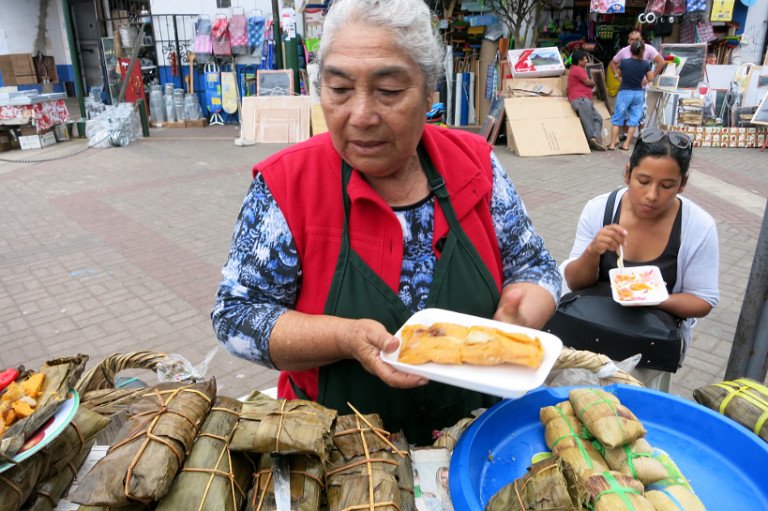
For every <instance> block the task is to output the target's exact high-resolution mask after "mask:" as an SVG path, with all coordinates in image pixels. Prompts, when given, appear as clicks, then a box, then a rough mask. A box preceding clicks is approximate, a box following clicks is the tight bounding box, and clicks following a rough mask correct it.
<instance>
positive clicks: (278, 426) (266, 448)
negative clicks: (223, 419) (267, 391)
mask: <svg viewBox="0 0 768 511" xmlns="http://www.w3.org/2000/svg"><path fill="white" fill-rule="evenodd" d="M335 419H336V410H331V409H329V408H326V407H324V406H321V405H319V404H317V403H313V402H311V401H304V400H301V399H293V400H290V401H289V400H285V399H272V398H271V397H269V396H265V395H264V394H260V393H256V394H254V395H252V396H249V398H248V399H247V400H246V401H245V403H243V409H242V411H241V412H240V419H239V420H238V421H237V426H236V427H235V431H234V433H233V434H232V439H231V440H230V442H229V447H230V449H232V450H234V451H247V452H258V453H272V452H276V453H282V454H311V455H314V456H317V457H318V458H320V461H322V462H325V460H326V459H328V451H329V450H330V448H331V426H332V425H333V421H334V420H335Z"/></svg>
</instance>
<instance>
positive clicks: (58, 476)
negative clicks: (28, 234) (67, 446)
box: [22, 433, 94, 511]
mask: <svg viewBox="0 0 768 511" xmlns="http://www.w3.org/2000/svg"><path fill="white" fill-rule="evenodd" d="M62 434H63V433H62ZM93 444H94V442H92V441H91V442H90V443H88V444H85V445H83V446H82V447H81V449H80V450H79V451H78V452H76V453H75V455H74V456H73V457H70V458H69V459H68V460H67V462H66V463H64V464H63V465H62V467H61V468H60V469H59V470H58V471H56V472H54V473H52V474H49V475H47V477H46V478H45V479H41V480H40V481H39V482H38V483H37V485H36V486H35V491H34V492H33V495H32V496H31V497H30V499H29V500H28V501H27V502H26V503H25V504H24V507H23V508H22V511H53V509H55V508H56V506H57V505H58V503H59V500H61V498H62V497H63V496H64V495H65V494H66V493H67V490H69V487H70V486H72V481H74V480H75V476H77V472H78V471H79V470H80V467H81V466H82V465H83V462H85V459H86V458H87V457H88V455H89V454H90V452H91V448H92V447H93Z"/></svg>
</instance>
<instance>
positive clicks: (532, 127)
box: [504, 98, 590, 157]
mask: <svg viewBox="0 0 768 511" xmlns="http://www.w3.org/2000/svg"><path fill="white" fill-rule="evenodd" d="M504 109H505V112H506V115H507V119H508V122H507V140H508V145H509V147H510V149H513V150H514V151H515V153H517V155H518V156H522V157H529V156H550V155H556V154H589V153H590V149H589V144H588V143H587V137H585V136H584V130H583V129H582V127H581V122H580V121H579V118H578V116H577V115H576V112H574V111H573V108H572V107H571V104H570V103H569V102H568V100H567V99H565V98H507V99H506V100H505V102H504Z"/></svg>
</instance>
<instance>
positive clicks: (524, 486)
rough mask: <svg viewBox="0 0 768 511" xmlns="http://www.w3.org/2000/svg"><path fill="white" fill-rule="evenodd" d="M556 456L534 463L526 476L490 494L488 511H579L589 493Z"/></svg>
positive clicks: (486, 507)
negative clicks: (584, 491) (581, 487)
mask: <svg viewBox="0 0 768 511" xmlns="http://www.w3.org/2000/svg"><path fill="white" fill-rule="evenodd" d="M570 470H571V469H570V467H569V466H568V465H563V464H561V462H560V459H559V458H558V457H557V456H553V457H551V458H548V459H545V460H542V461H539V462H538V463H535V464H534V465H533V466H532V467H531V468H530V469H528V473H526V474H525V475H524V476H523V477H520V478H518V479H515V480H514V481H513V482H511V483H510V484H508V485H506V486H505V487H503V488H502V489H501V490H499V491H498V492H496V494H495V495H494V496H493V497H491V500H489V501H488V504H487V505H486V506H485V510H486V511H508V510H510V509H512V510H515V511H534V510H547V511H580V510H581V509H582V504H585V503H586V500H585V499H586V495H585V494H584V493H583V491H581V489H580V486H579V485H578V484H577V483H576V482H575V480H576V479H575V477H576V474H574V473H572V472H570Z"/></svg>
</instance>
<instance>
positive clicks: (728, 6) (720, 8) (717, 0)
mask: <svg viewBox="0 0 768 511" xmlns="http://www.w3.org/2000/svg"><path fill="white" fill-rule="evenodd" d="M734 3H736V0H712V14H711V15H710V17H709V19H710V21H731V20H732V19H733V4H734Z"/></svg>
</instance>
